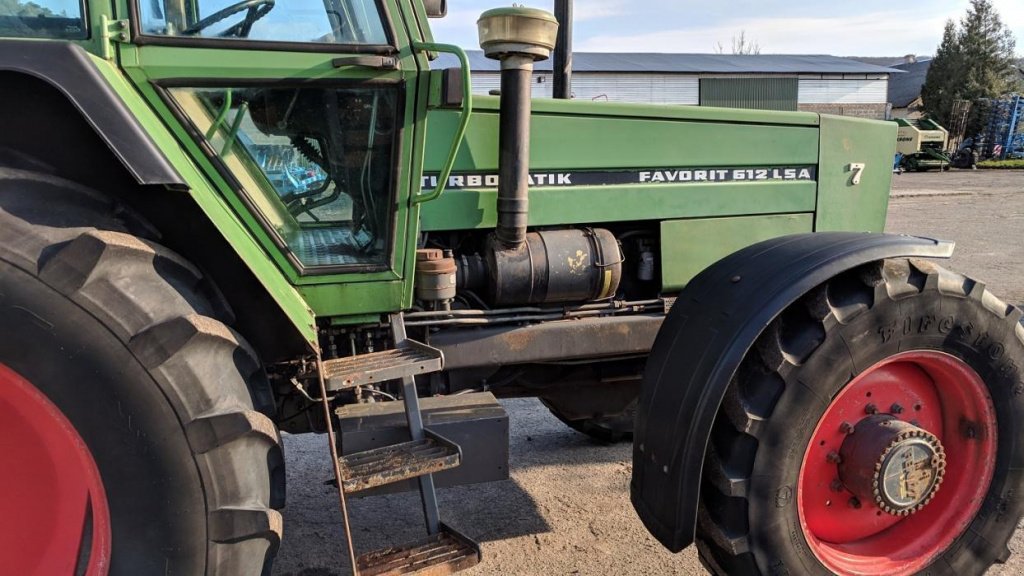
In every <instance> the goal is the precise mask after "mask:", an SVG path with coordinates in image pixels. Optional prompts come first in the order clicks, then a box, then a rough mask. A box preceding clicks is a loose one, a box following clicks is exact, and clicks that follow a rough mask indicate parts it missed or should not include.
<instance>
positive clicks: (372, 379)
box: [323, 340, 444, 392]
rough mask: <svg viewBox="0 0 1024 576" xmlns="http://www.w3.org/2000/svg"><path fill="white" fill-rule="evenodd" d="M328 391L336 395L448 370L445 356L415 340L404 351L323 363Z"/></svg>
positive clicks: (378, 353) (405, 345) (394, 350)
mask: <svg viewBox="0 0 1024 576" xmlns="http://www.w3.org/2000/svg"><path fill="white" fill-rule="evenodd" d="M323 366H324V380H325V383H326V384H327V390H328V391H331V392H335V391H338V390H345V389H348V388H355V387H356V386H364V385H367V384H379V383H381V382H386V381H388V380H395V379H397V378H404V377H405V376H418V375H420V374H430V373H431V372H437V371H439V370H441V368H442V367H443V366H444V356H443V355H442V354H441V351H440V350H438V349H437V348H432V347H430V346H427V345H426V344H422V343H420V342H416V341H415V340H406V341H405V342H404V343H403V344H402V346H401V347H399V348H395V349H392V350H383V351H381V352H373V353H370V354H359V355H357V356H348V357H346V358H335V359H332V360H327V361H325V362H324V363H323Z"/></svg>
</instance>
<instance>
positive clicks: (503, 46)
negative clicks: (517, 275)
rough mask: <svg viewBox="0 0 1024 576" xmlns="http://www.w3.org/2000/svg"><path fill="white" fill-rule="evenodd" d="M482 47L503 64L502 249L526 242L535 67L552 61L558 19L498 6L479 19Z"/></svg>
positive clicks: (498, 238) (499, 231)
mask: <svg viewBox="0 0 1024 576" xmlns="http://www.w3.org/2000/svg"><path fill="white" fill-rule="evenodd" d="M477 27H478V30H479V32H480V47H481V48H482V49H483V51H484V54H485V55H486V56H487V57H488V58H492V59H494V60H500V61H501V117H500V121H499V122H500V127H499V136H498V140H499V143H498V151H499V155H498V225H497V227H496V228H495V231H494V237H495V240H496V241H497V244H498V246H497V247H498V248H504V249H509V250H515V249H519V248H521V247H522V246H523V244H524V243H525V242H526V223H527V218H528V214H529V202H530V200H529V177H530V110H531V106H530V97H531V88H532V84H533V64H534V62H538V61H541V60H547V59H548V58H549V57H551V51H552V50H553V49H554V47H555V37H556V35H557V33H558V20H556V19H555V17H554V16H552V15H551V14H549V13H548V12H545V11H543V10H537V9H534V8H519V7H514V8H495V9H493V10H488V11H486V12H484V13H483V14H482V15H481V16H480V20H478V21H477Z"/></svg>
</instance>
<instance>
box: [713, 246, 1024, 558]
mask: <svg viewBox="0 0 1024 576" xmlns="http://www.w3.org/2000/svg"><path fill="white" fill-rule="evenodd" d="M1020 318H1021V312H1020V311H1019V310H1017V309H1015V308H1013V307H1012V306H1007V305H1006V304H1005V303H1003V302H1001V301H1000V300H998V299H997V298H995V297H994V296H992V295H991V294H990V293H989V292H987V290H986V289H985V287H984V285H983V284H981V283H979V282H976V281H974V280H971V279H970V278H966V277H964V276H960V275H957V274H953V273H950V272H948V271H946V270H944V269H942V268H940V267H938V266H936V265H934V264H933V263H931V262H927V261H919V260H909V261H908V260H889V261H885V262H878V263H874V264H871V265H867V266H864V267H862V268H860V269H857V270H855V271H852V272H850V273H847V274H843V275H841V276H839V277H837V278H833V279H832V280H830V281H829V282H827V283H826V284H824V285H823V286H820V287H819V288H817V289H815V290H814V291H812V292H811V293H810V294H808V295H807V296H805V297H804V298H803V299H802V300H801V301H800V302H798V303H796V304H794V305H793V306H791V307H790V308H789V309H787V310H786V311H785V312H783V313H782V314H781V315H780V316H779V317H778V318H777V319H776V320H775V321H774V322H773V323H772V324H771V325H770V326H769V327H768V328H767V330H766V331H765V332H764V333H763V334H762V336H761V338H760V339H759V341H758V343H757V344H756V345H755V346H754V347H753V348H752V349H751V351H750V352H749V353H748V355H747V357H746V358H745V359H744V361H743V364H742V365H741V367H740V369H739V370H738V371H737V375H736V377H735V379H734V381H733V383H732V385H731V387H730V389H729V391H728V392H727V394H726V399H725V402H724V404H723V407H722V409H721V411H720V413H719V415H718V417H717V419H716V422H715V426H714V431H713V434H712V438H711V442H710V446H709V450H708V455H707V458H706V461H705V471H704V481H703V484H702V493H701V504H700V509H699V519H698V534H697V545H698V550H699V552H700V556H701V559H702V561H703V563H704V564H705V566H706V567H707V568H708V569H709V570H711V571H712V572H713V573H716V574H729V575H730V576H736V575H748V574H749V575H754V574H810V575H817V574H831V573H838V574H853V573H856V574H860V575H865V576H871V575H877V576H881V575H883V574H885V575H890V574H893V575H900V574H913V573H927V574H936V575H937V574H950V575H953V574H956V575H969V574H983V573H984V572H985V571H986V570H987V569H988V567H989V566H991V565H992V564H993V563H995V562H1003V561H1005V560H1006V558H1007V557H1008V556H1009V550H1008V548H1007V542H1008V541H1009V539H1010V538H1011V536H1012V535H1013V531H1014V529H1015V528H1016V525H1017V522H1018V521H1019V520H1020V518H1021V515H1022V513H1024V499H1022V497H1021V491H1022V489H1024V470H1022V468H1021V465H1022V463H1024V444H1022V443H1021V442H1019V441H1018V439H1019V438H1020V437H1021V432H1022V422H1024V402H1022V400H1021V395H1022V394H1024V383H1022V379H1021V366H1019V365H1018V364H1017V362H1018V360H1015V359H1019V358H1022V357H1024V327H1022V326H1021V324H1020V323H1019V321H1020ZM892 427H898V428H899V429H900V430H903V431H904V432H906V434H905V435H903V436H899V438H901V439H902V440H901V439H897V437H896V435H889V436H887V434H890V432H891V431H890V428H892ZM858 434H859V436H858ZM855 440H856V441H855ZM890 440H891V442H890ZM901 442H902V443H901ZM864 446H868V448H864ZM872 446H873V447H872ZM922 447H923V448H922ZM900 450H904V452H900ZM915 450H920V452H915ZM864 454H867V455H868V456H863V455H864ZM890 454H905V455H907V458H906V460H907V461H909V462H910V463H911V464H913V466H917V467H913V466H911V467H909V468H907V467H905V468H900V467H899V465H897V464H896V463H895V462H896V460H894V459H892V458H890V457H889V455H890ZM914 454H918V455H920V454H925V455H928V457H927V458H923V457H922V458H917V460H915V457H914ZM915 462H916V463H915ZM908 466H909V465H908ZM940 468H943V469H942V470H939V469H940ZM904 469H906V470H911V471H912V472H914V473H917V472H920V474H919V475H918V476H913V475H912V474H911V473H910V472H904V471H903V470H904ZM943 474H944V476H943ZM885 478H895V480H894V484H893V486H896V487H897V488H898V490H897V492H899V493H900V494H902V495H903V496H905V497H907V502H905V503H904V504H906V507H905V508H901V506H902V504H901V503H900V502H895V503H894V502H890V500H889V492H888V491H887V490H889V488H891V487H887V486H886V485H883V484H881V483H882V482H884V481H885ZM915 478H917V479H918V480H919V481H918V480H915ZM914 482H917V484H915V483H914ZM879 488H881V490H879ZM879 493H881V495H882V496H884V497H885V498H882V497H880V496H879ZM894 494H895V492H894ZM895 499H896V500H899V497H898V495H897V497H896V498H895Z"/></svg>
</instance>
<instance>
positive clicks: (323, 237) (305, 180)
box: [169, 83, 401, 272]
mask: <svg viewBox="0 0 1024 576" xmlns="http://www.w3.org/2000/svg"><path fill="white" fill-rule="evenodd" d="M169 93H170V95H171V97H172V98H173V100H174V102H175V103H176V104H177V107H178V108H179V110H181V111H182V112H183V113H184V115H185V116H187V117H188V118H189V120H190V121H191V122H192V124H193V126H194V127H195V128H196V135H197V137H199V138H201V139H202V140H203V141H204V142H205V143H206V145H207V147H208V149H209V150H210V152H211V153H212V154H214V155H216V157H217V159H218V160H219V161H220V162H221V163H222V165H223V166H224V168H226V169H227V171H228V172H230V173H231V175H232V176H233V178H234V179H235V181H236V182H237V183H238V185H239V187H240V189H241V191H242V193H243V194H244V195H245V197H246V199H247V201H248V203H249V204H250V206H251V207H252V208H254V211H255V212H256V213H257V214H259V216H260V217H261V220H262V221H263V224H264V226H266V227H267V228H268V229H269V230H270V231H272V232H273V234H274V235H275V236H276V238H277V239H278V240H279V242H280V243H281V244H283V245H284V247H285V248H286V249H287V250H288V251H289V252H290V253H291V254H292V256H293V257H294V259H295V260H296V261H297V263H298V264H299V267H300V268H302V269H303V270H307V269H310V268H329V269H334V268H339V267H341V268H360V269H385V268H387V266H388V263H389V258H390V247H391V235H392V229H393V225H394V222H393V220H394V215H395V210H394V207H395V199H394V196H395V177H394V169H395V165H396V164H395V160H396V154H397V146H398V139H399V129H400V126H399V125H398V123H397V118H398V112H399V110H400V105H399V102H400V95H401V92H400V91H399V86H398V85H397V84H390V83H380V84H371V85H363V86H358V87H330V88H328V87H324V88H318V87H294V88H287V87H269V86H268V87H245V88H243V87H222V88H186V87H183V88H171V89H169ZM314 272H315V270H314Z"/></svg>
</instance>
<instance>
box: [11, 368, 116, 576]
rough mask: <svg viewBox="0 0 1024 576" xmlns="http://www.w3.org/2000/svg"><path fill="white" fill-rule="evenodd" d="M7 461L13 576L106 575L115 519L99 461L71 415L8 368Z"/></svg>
mask: <svg viewBox="0 0 1024 576" xmlns="http://www.w3.org/2000/svg"><path fill="white" fill-rule="evenodd" d="M0 454H2V455H3V460H4V466H3V476H2V489H0V510H3V513H4V521H3V522H0V562H2V563H3V566H4V568H3V569H4V570H5V571H6V573H9V574H24V575H36V574H38V575H48V574H85V575H86V576H102V575H104V574H106V573H107V571H108V569H109V567H110V512H109V510H108V508H107V499H106V493H105V492H104V490H103V483H102V481H101V480H100V474H99V470H98V469H97V468H96V463H95V461H93V458H92V454H91V453H90V452H89V448H88V447H87V446H86V445H85V442H84V441H82V438H81V437H80V436H79V435H78V432H76V431H75V428H74V427H73V426H72V425H71V422H69V421H68V419H67V418H66V417H65V416H64V414H62V413H61V411H60V410H59V409H58V408H57V407H56V406H55V405H54V404H53V403H52V402H50V400H49V399H48V398H47V397H46V396H44V395H43V394H42V393H41V392H40V391H39V390H37V389H36V388H35V387H34V386H32V385H31V384H30V383H29V382H28V381H27V380H25V379H24V378H22V377H21V376H19V375H18V374H17V373H15V372H14V371H13V370H11V369H10V368H8V367H6V366H4V365H3V364H0Z"/></svg>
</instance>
